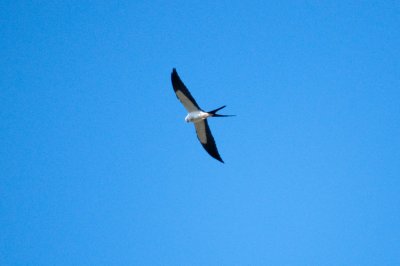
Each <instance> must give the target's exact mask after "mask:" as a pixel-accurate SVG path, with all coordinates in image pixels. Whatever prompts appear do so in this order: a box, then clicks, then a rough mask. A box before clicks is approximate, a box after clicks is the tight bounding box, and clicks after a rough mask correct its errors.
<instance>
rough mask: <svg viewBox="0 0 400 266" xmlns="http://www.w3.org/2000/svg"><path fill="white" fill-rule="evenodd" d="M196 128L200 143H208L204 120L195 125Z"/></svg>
mask: <svg viewBox="0 0 400 266" xmlns="http://www.w3.org/2000/svg"><path fill="white" fill-rule="evenodd" d="M194 126H195V128H196V133H197V137H198V139H199V140H200V142H201V143H202V144H206V143H207V133H206V124H205V122H204V120H202V121H200V122H197V123H194Z"/></svg>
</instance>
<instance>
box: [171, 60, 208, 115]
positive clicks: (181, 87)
mask: <svg viewBox="0 0 400 266" xmlns="http://www.w3.org/2000/svg"><path fill="white" fill-rule="evenodd" d="M171 81H172V87H174V91H175V94H176V97H178V99H179V100H180V101H181V103H182V104H183V106H184V107H185V108H186V110H187V111H188V112H189V113H190V112H194V111H200V110H201V109H200V107H199V105H198V104H197V103H196V101H195V100H194V98H193V96H192V95H191V94H190V92H189V90H188V89H187V88H186V86H185V84H183V82H182V80H181V79H180V77H179V76H178V73H177V72H176V69H175V68H174V69H173V70H172V73H171Z"/></svg>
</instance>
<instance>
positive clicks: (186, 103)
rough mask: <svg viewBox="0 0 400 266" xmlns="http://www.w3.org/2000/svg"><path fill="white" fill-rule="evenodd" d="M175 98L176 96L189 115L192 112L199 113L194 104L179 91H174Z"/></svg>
mask: <svg viewBox="0 0 400 266" xmlns="http://www.w3.org/2000/svg"><path fill="white" fill-rule="evenodd" d="M176 96H178V98H179V100H180V101H181V103H182V104H183V106H184V107H185V109H186V110H187V111H188V112H189V113H190V112H194V111H199V108H197V107H196V105H195V104H193V103H192V101H191V100H189V99H188V98H187V97H186V95H185V94H183V93H182V92H181V91H176Z"/></svg>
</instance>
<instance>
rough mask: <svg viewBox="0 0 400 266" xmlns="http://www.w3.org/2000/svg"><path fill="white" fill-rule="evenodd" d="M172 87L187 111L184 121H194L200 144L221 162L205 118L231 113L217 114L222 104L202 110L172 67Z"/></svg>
mask: <svg viewBox="0 0 400 266" xmlns="http://www.w3.org/2000/svg"><path fill="white" fill-rule="evenodd" d="M171 81H172V87H173V88H174V91H175V94H176V97H177V98H178V99H179V100H180V101H181V103H182V104H183V106H184V107H185V109H186V110H187V111H188V114H187V116H186V117H185V121H186V122H187V123H189V122H192V123H194V127H195V128H196V134H197V138H198V139H199V141H200V143H201V145H202V146H203V147H204V149H205V150H206V151H207V152H208V154H210V155H211V156H212V157H213V158H215V159H217V160H218V161H220V162H221V163H223V162H224V161H223V160H222V158H221V156H220V155H219V153H218V150H217V145H216V144H215V141H214V137H213V136H212V134H211V130H210V127H209V126H208V122H207V118H209V117H227V116H233V115H220V114H217V112H218V111H219V110H221V109H222V108H224V107H225V105H224V106H222V107H220V108H217V109H215V110H212V111H209V112H204V111H203V110H202V109H201V108H200V107H199V105H198V104H197V103H196V101H195V99H194V98H193V96H192V95H191V94H190V92H189V90H188V89H187V88H186V86H185V84H183V82H182V80H181V79H180V77H179V75H178V73H177V72H176V69H175V68H174V69H173V70H172V73H171Z"/></svg>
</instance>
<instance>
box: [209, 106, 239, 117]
mask: <svg viewBox="0 0 400 266" xmlns="http://www.w3.org/2000/svg"><path fill="white" fill-rule="evenodd" d="M225 107H226V105H224V106H222V107H220V108H217V109H215V110H212V111H209V112H207V113H209V114H210V115H211V116H214V117H228V116H235V115H220V114H217V112H218V111H219V110H221V109H222V108H225Z"/></svg>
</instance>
